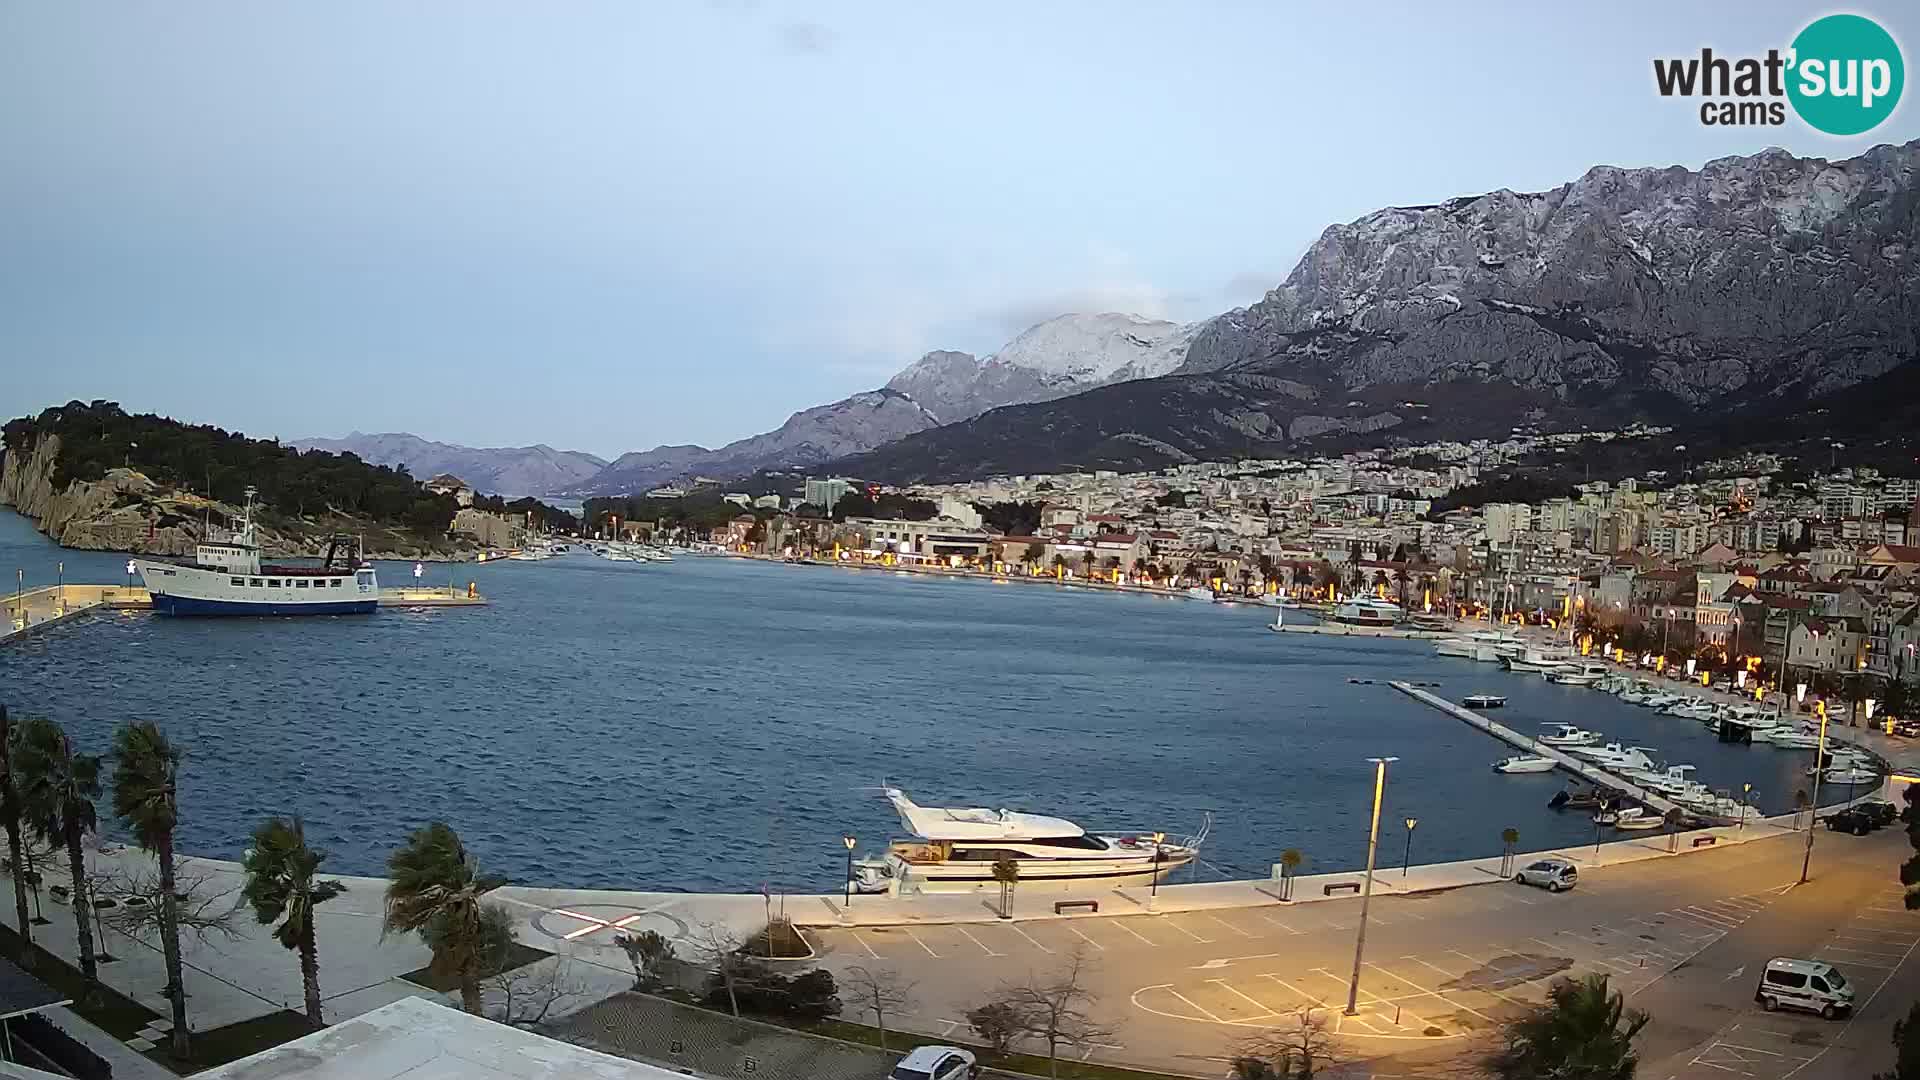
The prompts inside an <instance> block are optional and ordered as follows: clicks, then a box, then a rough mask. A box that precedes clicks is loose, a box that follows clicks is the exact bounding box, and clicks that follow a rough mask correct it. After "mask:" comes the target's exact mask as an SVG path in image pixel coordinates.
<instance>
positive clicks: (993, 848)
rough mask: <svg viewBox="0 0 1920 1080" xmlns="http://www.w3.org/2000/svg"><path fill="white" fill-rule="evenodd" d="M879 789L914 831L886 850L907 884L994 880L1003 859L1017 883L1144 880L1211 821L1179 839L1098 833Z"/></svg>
mask: <svg viewBox="0 0 1920 1080" xmlns="http://www.w3.org/2000/svg"><path fill="white" fill-rule="evenodd" d="M882 791H883V793H884V794H885V795H886V798H887V801H888V802H889V803H892V804H893V808H894V812H895V813H897V814H899V815H900V823H901V824H902V825H903V826H905V827H906V830H907V831H908V832H910V833H912V834H913V836H914V839H911V840H896V841H894V842H892V843H891V844H889V845H888V848H887V856H886V861H887V862H888V863H889V864H890V865H891V867H892V870H893V876H894V877H895V878H896V879H897V880H898V881H899V883H900V885H899V887H900V888H901V889H908V890H912V889H920V890H935V891H940V890H945V891H952V890H956V889H958V890H967V889H981V888H989V887H993V886H994V885H995V878H994V875H993V867H994V864H995V863H997V862H1000V861H1001V860H1003V859H1011V860H1012V861H1013V863H1014V864H1015V865H1016V866H1017V867H1018V868H1019V872H1020V880H1021V881H1022V882H1029V881H1055V882H1076V881H1078V882H1087V883H1089V884H1097V885H1102V886H1108V885H1127V884H1140V885H1144V884H1147V883H1148V882H1150V881H1153V880H1155V879H1156V878H1158V879H1160V880H1165V878H1166V876H1167V875H1168V874H1171V873H1172V872H1173V871H1175V870H1177V869H1179V868H1180V867H1182V866H1185V865H1186V864H1187V863H1189V862H1192V861H1193V859H1194V857H1195V856H1196V855H1197V854H1198V853H1199V850H1200V844H1201V843H1202V842H1203V841H1204V840H1205V839H1206V836H1207V832H1208V828H1209V826H1210V825H1211V821H1210V820H1209V821H1208V822H1207V823H1206V824H1203V825H1202V826H1201V829H1200V831H1199V832H1198V833H1196V834H1194V835H1193V836H1189V837H1186V838H1184V839H1182V840H1180V841H1179V842H1173V841H1168V840H1166V839H1164V834H1162V833H1125V834H1111V835H1095V834H1093V833H1089V832H1087V831H1086V830H1085V829H1083V828H1081V827H1080V826H1079V825H1076V824H1074V823H1073V822H1071V821H1067V820H1065V819H1064V818H1057V817H1046V816H1043V815H1040V814H1028V813H1022V812H1020V811H1017V810H989V809H985V808H970V809H962V808H948V807H933V806H921V805H919V804H917V803H915V802H914V801H913V800H912V799H910V798H908V797H907V794H906V793H905V792H904V791H902V790H900V789H899V788H896V787H888V788H884V789H882ZM1156 837H1161V839H1155V838H1156Z"/></svg>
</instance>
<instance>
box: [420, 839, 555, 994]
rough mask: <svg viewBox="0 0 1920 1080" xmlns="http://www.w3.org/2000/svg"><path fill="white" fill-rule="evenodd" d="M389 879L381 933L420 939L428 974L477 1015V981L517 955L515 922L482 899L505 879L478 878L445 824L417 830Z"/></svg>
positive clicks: (504, 966)
mask: <svg viewBox="0 0 1920 1080" xmlns="http://www.w3.org/2000/svg"><path fill="white" fill-rule="evenodd" d="M387 872H388V874H389V875H390V876H391V880H390V881H388V882H387V910H386V920H385V923H384V926H383V933H389V934H391V933H396V932H398V933H418V934H419V935H420V937H421V938H422V939H423V940H424V941H426V943H427V947H428V948H429V949H431V950H433V962H432V963H430V964H428V965H427V971H428V973H429V974H432V975H436V976H441V977H444V978H450V979H452V980H453V981H454V984H455V985H457V986H459V988H460V1007H461V1008H463V1009H465V1010H466V1011H468V1012H470V1013H472V1014H473V1015H475V1016H480V1015H482V1012H481V1001H480V980H481V979H484V978H486V977H488V976H489V975H492V974H495V973H497V972H500V971H505V970H507V969H508V961H509V960H510V959H511V956H512V953H513V950H514V947H515V942H514V940H513V919H512V917H511V916H509V915H508V914H507V912H506V909H505V908H503V907H501V906H500V905H499V904H489V903H486V902H485V901H484V900H483V899H482V898H483V897H484V896H485V895H486V894H487V893H489V892H491V891H493V890H494V889H497V888H499V887H500V886H502V885H505V884H506V879H505V878H498V877H489V876H487V875H483V874H481V873H480V868H479V864H478V863H477V862H476V861H475V860H474V859H473V857H472V856H470V855H468V854H467V849H466V847H465V846H464V845H462V844H461V843H460V834H459V833H456V832H454V831H453V827H452V826H450V825H448V824H446V823H445V822H442V821H436V822H434V823H432V824H431V825H427V826H425V827H423V828H420V829H416V830H414V833H413V835H412V836H410V837H408V838H407V842H406V844H405V845H403V846H401V847H399V848H396V849H395V850H394V852H393V854H392V855H390V856H388V858H387ZM536 951H537V950H536Z"/></svg>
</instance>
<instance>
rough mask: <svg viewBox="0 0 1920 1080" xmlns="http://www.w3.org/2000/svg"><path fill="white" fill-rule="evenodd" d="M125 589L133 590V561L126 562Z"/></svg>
mask: <svg viewBox="0 0 1920 1080" xmlns="http://www.w3.org/2000/svg"><path fill="white" fill-rule="evenodd" d="M127 588H129V589H131V588H133V560H132V559H128V560H127Z"/></svg>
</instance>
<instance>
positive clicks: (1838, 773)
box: [1820, 766, 1880, 786]
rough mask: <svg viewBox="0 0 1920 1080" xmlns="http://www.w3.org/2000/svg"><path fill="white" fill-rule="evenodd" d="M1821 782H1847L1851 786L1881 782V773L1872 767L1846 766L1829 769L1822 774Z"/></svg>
mask: <svg viewBox="0 0 1920 1080" xmlns="http://www.w3.org/2000/svg"><path fill="white" fill-rule="evenodd" d="M1820 782H1821V783H1823V784H1847V785H1849V786H1852V785H1855V784H1877V783H1879V782H1880V774H1879V773H1877V772H1874V771H1873V770H1872V769H1863V768H1860V767H1859V766H1846V767H1844V768H1834V769H1828V770H1827V771H1826V772H1824V773H1822V774H1820Z"/></svg>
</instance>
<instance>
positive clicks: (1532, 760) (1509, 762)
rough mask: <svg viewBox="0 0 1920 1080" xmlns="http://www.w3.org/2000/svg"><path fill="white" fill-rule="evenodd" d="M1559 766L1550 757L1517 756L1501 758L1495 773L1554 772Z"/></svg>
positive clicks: (1495, 764) (1496, 765)
mask: <svg viewBox="0 0 1920 1080" xmlns="http://www.w3.org/2000/svg"><path fill="white" fill-rule="evenodd" d="M1558 765H1559V762H1557V761H1555V760H1553V759H1552V758H1549V757H1539V756H1537V755H1534V754H1516V755H1515V756H1513V757H1505V758H1501V759H1500V760H1499V761H1496V762H1494V763H1493V771H1494V772H1497V773H1543V772H1552V771H1553V770H1554V769H1555V768H1556V767H1558Z"/></svg>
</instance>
